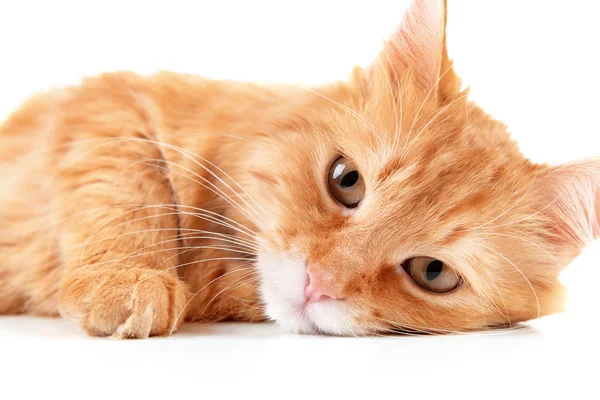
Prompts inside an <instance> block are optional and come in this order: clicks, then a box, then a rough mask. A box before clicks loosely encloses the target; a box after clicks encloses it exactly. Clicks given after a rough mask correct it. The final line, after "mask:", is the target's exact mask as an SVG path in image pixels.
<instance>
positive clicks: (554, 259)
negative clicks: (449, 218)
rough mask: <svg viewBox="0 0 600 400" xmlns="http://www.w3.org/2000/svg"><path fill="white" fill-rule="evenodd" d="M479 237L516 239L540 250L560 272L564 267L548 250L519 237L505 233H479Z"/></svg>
mask: <svg viewBox="0 0 600 400" xmlns="http://www.w3.org/2000/svg"><path fill="white" fill-rule="evenodd" d="M479 234H480V235H488V236H504V237H509V238H513V239H518V240H521V241H523V242H525V243H527V244H530V245H531V246H533V247H535V248H537V249H540V250H541V251H542V252H544V253H545V254H546V255H547V256H548V257H550V258H551V259H552V260H553V261H554V262H555V263H556V265H557V266H558V267H559V269H560V270H562V269H563V268H564V267H563V266H562V265H561V264H560V263H559V262H558V260H557V259H556V257H554V256H553V255H552V254H550V253H549V252H548V250H546V249H544V248H543V247H542V246H540V245H539V244H537V243H533V242H532V241H531V240H527V239H525V238H524V237H521V236H515V235H509V234H506V233H499V232H480V233H479Z"/></svg>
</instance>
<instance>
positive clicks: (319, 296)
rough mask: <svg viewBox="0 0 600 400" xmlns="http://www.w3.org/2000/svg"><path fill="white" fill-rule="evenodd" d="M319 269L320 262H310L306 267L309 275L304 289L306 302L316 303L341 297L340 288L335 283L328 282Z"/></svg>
mask: <svg viewBox="0 0 600 400" xmlns="http://www.w3.org/2000/svg"><path fill="white" fill-rule="evenodd" d="M319 269H320V267H319V265H318V264H308V265H307V267H306V274H307V275H308V282H307V284H306V288H305V289H304V297H305V299H306V302H311V303H316V302H319V301H325V300H334V299H339V298H341V291H340V288H339V287H338V286H337V285H336V284H335V283H331V282H328V281H327V280H326V279H325V278H324V277H323V275H322V274H321V273H320V272H319Z"/></svg>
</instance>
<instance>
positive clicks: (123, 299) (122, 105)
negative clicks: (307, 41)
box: [0, 0, 600, 338]
mask: <svg viewBox="0 0 600 400" xmlns="http://www.w3.org/2000/svg"><path fill="white" fill-rule="evenodd" d="M445 26H446V1H444V0H414V1H413V3H412V5H411V6H410V7H409V9H408V11H407V13H406V15H405V16H404V19H403V21H402V23H401V25H400V26H399V27H398V29H397V30H396V32H395V33H394V34H393V35H392V36H391V37H390V39H389V40H387V41H386V42H385V44H384V46H383V49H382V51H381V52H380V54H379V55H378V56H377V58H376V59H375V60H374V61H373V62H372V63H371V64H370V65H369V66H368V67H366V68H359V67H356V68H355V69H354V70H353V73H352V74H351V76H350V77H349V78H348V80H347V81H344V82H335V83H331V84H329V85H323V86H319V87H314V88H303V87H297V86H283V85H278V86H266V85H255V84H250V83H240V82H230V81H214V80H209V79H204V78H200V77H194V76H188V75H178V74H174V73H168V72H162V73H159V74H156V75H154V76H149V77H147V76H139V75H136V74H133V73H125V72H123V73H110V74H105V75H102V76H99V77H95V78H88V79H85V80H84V81H83V82H82V83H81V85H79V86H77V87H71V88H66V89H62V90H55V91H53V92H50V93H45V94H40V95H38V96H36V97H33V98H31V99H30V100H29V101H27V102H26V103H25V104H24V105H23V106H22V107H21V108H20V109H18V110H17V111H15V112H14V113H13V114H12V115H11V116H9V118H8V119H7V120H6V121H5V122H4V123H3V124H2V125H1V126H0V176H1V177H2V179H1V180H0V232H1V233H2V236H1V238H0V313H3V314H11V313H12V314H16V313H29V314H35V315H59V314H60V315H62V316H64V317H67V318H71V319H75V320H78V321H80V323H81V325H82V326H83V328H84V329H85V330H86V331H87V332H88V333H89V334H91V335H96V336H112V337H116V338H146V337H148V336H166V335H170V334H172V333H173V332H175V331H176V330H177V329H178V328H179V327H180V326H181V324H182V323H183V322H184V321H220V320H242V321H264V320H273V321H276V322H277V323H278V325H280V326H281V327H282V328H283V329H284V330H286V331H291V332H296V333H312V334H332V335H365V334H375V333H387V332H397V331H404V332H414V333H448V332H464V331H476V330H482V329H488V328H491V327H499V326H513V325H514V324H516V323H519V322H522V321H527V320H530V319H534V318H537V317H540V316H543V315H548V314H552V313H556V312H559V311H560V310H561V309H562V307H563V305H564V299H565V289H564V288H563V286H562V285H561V284H560V282H559V280H558V275H559V273H560V272H561V270H562V269H563V268H564V267H566V266H567V265H568V264H569V263H570V262H571V261H572V260H573V259H574V258H575V257H576V256H577V255H578V254H579V253H580V252H581V251H582V250H583V249H584V248H585V246H586V245H588V244H589V243H590V242H591V241H593V240H594V239H595V238H597V237H598V235H599V232H600V223H599V217H600V215H599V212H598V207H599V205H600V195H599V193H598V191H597V187H598V183H599V180H600V159H588V160H583V161H578V162H573V163H570V164H567V165H561V166H548V165H540V164H534V163H532V162H531V161H529V160H528V159H526V158H525V157H524V156H523V155H522V154H521V152H520V151H519V149H518V147H517V145H516V143H514V142H513V141H512V140H511V139H510V136H509V133H508V132H507V128H506V126H505V125H504V124H503V123H501V122H499V121H496V120H495V119H493V118H492V117H491V116H490V115H488V114H486V113H485V112H484V111H483V110H482V109H481V108H480V107H478V106H477V105H476V104H474V103H472V102H470V101H469V100H468V89H462V85H461V81H460V79H459V77H458V76H457V74H456V72H455V71H454V68H453V65H452V62H451V60H450V58H449V57H448V54H447V50H446V42H445V41H446V38H445V36H446V33H445Z"/></svg>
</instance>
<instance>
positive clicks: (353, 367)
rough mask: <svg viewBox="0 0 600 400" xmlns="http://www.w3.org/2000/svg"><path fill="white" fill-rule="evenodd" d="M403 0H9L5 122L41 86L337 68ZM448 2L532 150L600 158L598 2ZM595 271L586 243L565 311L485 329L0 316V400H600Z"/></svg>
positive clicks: (371, 45) (539, 157)
mask: <svg viewBox="0 0 600 400" xmlns="http://www.w3.org/2000/svg"><path fill="white" fill-rule="evenodd" d="M406 3H407V2H406V1H382V0H377V1H375V0H373V1H361V2H356V3H353V4H350V3H349V2H344V4H341V3H340V2H337V1H328V2H324V1H318V2H317V1H312V2H311V1H304V2H301V3H300V2H288V1H286V2H277V3H275V2H267V1H257V0H255V1H251V2H242V1H239V2H216V1H215V2H182V1H172V2H169V3H166V2H154V3H152V4H150V2H144V4H143V5H142V3H141V2H132V1H131V2H122V1H120V0H119V1H112V0H106V1H102V2H92V1H86V2H75V1H71V2H69V1H64V0H61V1H48V2H42V1H39V2H35V1H18V2H17V1H3V2H0V38H2V39H0V45H1V48H0V51H1V54H2V56H1V59H0V88H1V89H0V118H1V117H2V116H4V115H6V114H7V113H8V112H10V111H11V110H12V109H13V108H15V107H16V106H17V105H18V104H19V103H21V102H22V101H23V100H24V99H25V98H26V97H27V96H29V95H30V94H31V93H33V92H35V91H38V90H43V89H46V88H49V87H52V86H55V85H63V84H66V83H73V82H77V80H78V79H79V78H80V77H81V76H83V75H94V74H97V73H100V72H104V71H111V70H118V69H132V70H135V71H137V72H141V73H150V72H153V71H156V70H159V69H170V70H175V71H180V72H189V73H196V74H202V75H206V76H212V77H216V78H221V77H226V78H233V79H244V80H259V81H279V82H293V81H300V82H305V83H312V82H322V81H327V80H331V79H337V78H343V77H344V76H345V75H346V74H347V72H348V71H349V70H350V67H351V66H352V65H354V64H356V63H359V64H363V65H364V64H366V63H367V62H368V61H369V60H370V59H371V58H372V57H373V56H374V55H375V54H376V53H377V50H378V46H379V45H380V43H381V42H380V33H385V32H388V31H389V30H390V29H391V28H392V26H393V25H394V24H395V23H396V22H397V21H399V20H400V18H401V14H402V10H403V8H404V7H405V5H406ZM449 3H450V4H449V7H450V19H449V46H450V52H451V56H452V57H454V58H455V59H456V65H457V69H458V71H459V73H461V75H463V77H464V79H465V82H466V83H468V84H471V85H472V94H473V96H472V98H473V99H475V100H477V101H478V102H480V103H481V104H482V105H483V106H484V107H485V108H486V109H487V110H489V111H491V112H492V113H493V114H494V115H496V116H497V117H498V118H500V119H502V120H504V121H506V122H507V123H508V124H509V127H510V129H511V131H512V132H513V133H514V137H515V138H516V139H517V140H518V141H519V142H520V143H521V147H522V148H523V150H524V151H525V153H526V154H527V155H528V156H530V157H532V158H533V159H535V160H536V161H547V162H553V163H557V162H563V161H567V160H572V159H577V158H582V157H587V156H598V155H600V128H599V125H598V120H597V119H598V112H599V110H600V97H599V96H598V93H600V78H599V76H598V71H600V62H599V58H598V57H599V52H598V51H597V49H598V39H599V38H600V24H598V23H597V16H598V8H599V7H600V6H599V4H598V2H593V1H587V0H579V1H569V2H567V1H555V2H542V1H522V0H513V1H509V0H506V1H493V2H492V1H481V0H461V1H458V0H450V1H449ZM599 264H600V245H599V244H596V245H595V246H594V247H593V248H591V249H590V250H589V251H588V252H586V254H585V255H584V256H582V257H581V258H580V259H578V261H577V263H576V265H575V266H574V267H573V268H571V269H570V270H569V271H568V275H567V276H566V277H565V280H566V282H567V283H568V285H569V287H570V288H571V289H572V301H571V304H570V308H569V310H570V311H569V314H567V315H562V316H557V317H553V318H551V319H549V320H546V321H542V322H540V323H538V326H539V330H521V331H516V332H509V333H498V334H494V335H476V336H473V335H469V336H446V337H389V338H328V337H312V336H291V335H279V334H278V332H277V331H276V330H275V329H274V328H272V327H270V326H261V325H253V326H245V325H230V324H227V325H218V326H199V325H196V326H185V327H184V328H183V329H182V331H181V332H179V333H177V334H176V335H175V336H173V337H172V338H168V339H150V340H145V341H127V342H116V341H112V340H108V339H97V338H87V337H86V336H85V335H84V334H83V333H82V332H81V331H80V330H79V329H78V328H77V327H76V326H75V325H74V324H73V323H71V322H68V321H61V320H46V319H35V318H26V317H18V318H15V317H0V390H1V391H2V392H1V394H0V397H2V398H5V399H12V398H59V396H60V397H62V398H64V399H68V398H83V399H88V398H122V397H130V398H135V399H138V398H139V399H142V398H163V399H164V398H181V397H186V398H210V399H218V398H223V397H242V396H244V398H247V397H250V398H254V397H259V396H260V397H267V398H280V399H286V398H301V397H302V398H310V399H311V400H312V399H314V398H331V399H338V398H346V397H351V398H354V397H363V398H366V399H371V398H386V399H387V398H421V397H424V398H428V397H434V395H436V397H439V398H444V399H445V398H465V397H467V398H473V397H474V398H482V399H489V398H503V399H506V398H509V399H512V398H525V396H526V395H531V396H533V397H531V398H555V397H556V396H560V397H564V398H574V399H588V398H594V397H595V398H598V392H599V390H598V388H597V386H596V384H597V381H598V377H597V376H596V374H597V372H598V370H599V369H600V368H599V367H598V359H599V355H600V354H599V348H598V333H597V332H598V331H597V330H596V329H595V328H596V327H597V326H598V322H597V319H598V314H599V313H598V307H599V306H600V302H599V301H598V295H597V294H595V293H596V292H598V289H597V288H598V283H599V282H600V268H599V266H598V265H599ZM34 395H35V396H34ZM347 395H350V396H347Z"/></svg>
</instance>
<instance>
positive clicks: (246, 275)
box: [202, 268, 257, 314]
mask: <svg viewBox="0 0 600 400" xmlns="http://www.w3.org/2000/svg"><path fill="white" fill-rule="evenodd" d="M254 273H257V271H256V270H255V269H254V268H253V269H252V270H251V271H250V272H248V273H247V274H245V275H244V276H242V277H241V278H238V279H236V280H234V281H233V282H231V283H230V284H228V285H227V286H225V287H224V288H223V289H221V291H219V292H218V293H217V294H216V295H214V297H213V298H212V299H210V301H209V302H208V303H206V305H205V306H204V309H203V310H202V314H204V313H205V312H206V310H207V309H208V307H209V306H210V305H211V304H212V302H213V301H214V300H215V299H216V298H217V297H219V296H220V295H221V294H223V293H224V292H225V291H227V289H229V288H231V286H232V285H234V284H235V283H238V282H240V280H242V282H243V280H244V279H245V278H247V277H249V276H251V275H252V274H254ZM232 290H233V289H232Z"/></svg>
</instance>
